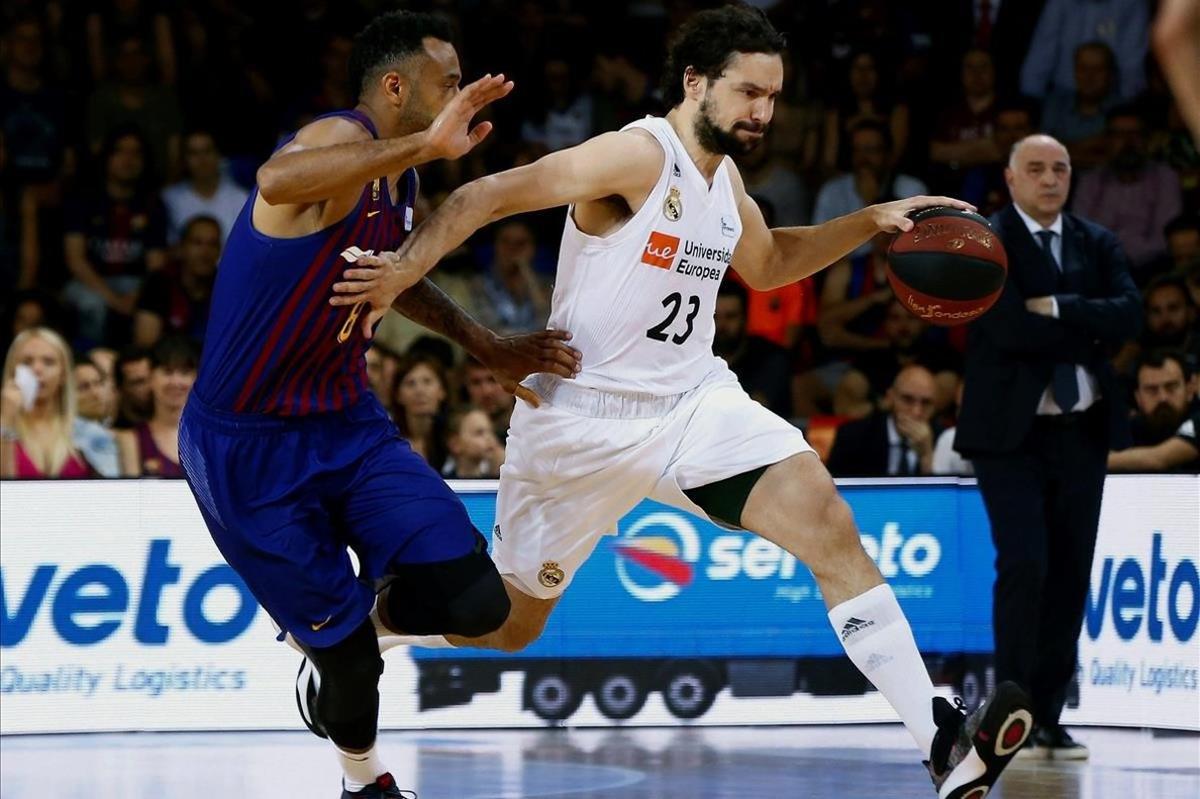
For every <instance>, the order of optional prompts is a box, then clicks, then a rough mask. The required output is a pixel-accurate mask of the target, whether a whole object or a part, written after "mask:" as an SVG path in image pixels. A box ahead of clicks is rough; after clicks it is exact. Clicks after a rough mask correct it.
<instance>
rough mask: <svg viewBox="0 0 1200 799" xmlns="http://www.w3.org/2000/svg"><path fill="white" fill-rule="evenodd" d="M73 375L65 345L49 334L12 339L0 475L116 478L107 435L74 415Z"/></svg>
mask: <svg viewBox="0 0 1200 799" xmlns="http://www.w3.org/2000/svg"><path fill="white" fill-rule="evenodd" d="M73 372H74V366H73V363H72V358H71V352H70V350H69V349H68V348H67V343H66V342H65V341H63V339H62V337H61V336H59V335H58V334H57V333H55V332H54V331H53V330H50V329H49V328H44V327H35V328H32V329H29V330H26V331H24V332H22V333H21V334H19V335H18V336H17V337H16V338H15V339H14V340H13V343H12V345H11V346H10V347H9V348H8V354H7V356H6V357H5V359H4V385H3V390H2V391H0V477H3V478H6V479H11V478H16V479H33V478H62V479H78V478H86V477H116V476H117V472H118V468H117V448H116V443H115V442H114V441H113V437H112V434H111V433H110V432H109V431H108V430H105V429H104V428H103V427H101V426H100V425H98V424H96V423H95V422H90V421H87V420H85V419H81V418H79V417H78V416H77V415H76V412H75V382H74V377H73ZM18 374H20V376H18Z"/></svg>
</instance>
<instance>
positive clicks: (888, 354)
mask: <svg viewBox="0 0 1200 799" xmlns="http://www.w3.org/2000/svg"><path fill="white" fill-rule="evenodd" d="M873 338H875V340H876V342H877V345H876V346H874V347H865V346H864V347H860V348H858V349H857V350H855V351H853V353H852V354H851V355H850V369H848V370H847V371H846V372H845V373H844V374H843V375H842V378H841V379H840V380H839V381H838V384H837V387H836V388H835V390H834V401H833V407H834V412H835V413H836V414H838V415H839V416H850V417H854V418H861V417H863V416H866V415H867V414H869V413H871V412H872V411H874V410H875V408H876V407H877V406H878V404H879V402H880V401H881V400H882V399H883V398H884V396H885V394H886V392H887V391H888V390H889V388H890V387H891V386H892V384H893V382H894V381H895V378H896V375H897V373H899V371H900V370H901V368H902V367H904V366H907V365H909V364H913V363H918V364H921V365H922V366H924V367H925V368H926V369H928V370H929V371H930V373H932V374H933V375H934V382H935V385H936V387H937V393H936V394H935V397H934V413H935V414H941V413H942V412H943V411H945V410H946V408H948V407H949V406H950V405H952V404H953V402H954V397H955V392H956V391H957V389H958V381H959V378H958V376H959V373H960V372H961V371H962V358H961V357H960V356H959V354H958V353H957V352H956V351H955V350H954V349H953V348H952V347H950V345H949V344H948V343H947V342H946V335H945V331H944V330H943V329H940V328H932V327H930V326H929V325H928V324H926V323H925V322H923V321H922V320H920V319H918V318H917V317H916V316H913V314H912V313H910V312H909V310H908V309H907V308H905V307H904V304H903V303H901V302H900V300H898V299H896V298H894V297H893V298H890V299H889V301H888V302H887V304H886V306H885V307H884V311H883V318H882V320H881V322H880V324H879V327H878V329H877V330H876V331H875V332H874V334H873ZM864 343H865V342H864Z"/></svg>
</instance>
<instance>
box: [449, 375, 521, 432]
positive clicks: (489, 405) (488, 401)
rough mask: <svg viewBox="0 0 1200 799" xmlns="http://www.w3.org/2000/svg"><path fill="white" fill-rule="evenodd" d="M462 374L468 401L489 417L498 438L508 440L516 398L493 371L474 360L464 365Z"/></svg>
mask: <svg viewBox="0 0 1200 799" xmlns="http://www.w3.org/2000/svg"><path fill="white" fill-rule="evenodd" d="M462 374H463V378H462V385H463V387H465V388H466V391H467V401H468V402H469V403H470V404H471V406H472V407H475V408H479V409H480V410H481V411H483V412H484V413H486V414H487V415H488V418H489V419H491V420H492V430H493V431H494V432H495V433H496V437H497V438H498V439H500V441H504V440H505V439H507V438H508V423H509V420H510V419H511V418H512V412H513V408H514V407H515V405H516V397H514V396H513V395H512V394H509V393H508V392H507V391H505V390H504V387H503V386H501V385H500V383H499V381H497V380H496V376H495V375H494V374H492V371H491V370H490V369H488V368H487V367H486V366H484V365H483V364H482V363H480V362H479V361H477V360H475V359H474V358H471V357H468V358H467V360H466V361H465V362H464V363H463V369H462Z"/></svg>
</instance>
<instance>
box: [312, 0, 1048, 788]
mask: <svg viewBox="0 0 1200 799" xmlns="http://www.w3.org/2000/svg"><path fill="white" fill-rule="evenodd" d="M784 46H785V43H784V41H783V39H782V37H780V36H779V34H778V33H776V31H775V30H774V29H773V28H772V27H771V25H770V23H769V22H768V21H767V19H766V17H765V15H763V14H762V12H760V11H757V10H754V9H751V8H749V7H745V6H726V7H723V8H720V9H716V10H712V11H704V12H701V13H699V14H697V15H696V16H694V17H693V18H692V19H691V20H690V21H689V22H688V23H687V24H685V25H684V26H683V27H682V28H681V29H680V30H679V31H678V33H677V35H676V37H675V39H674V41H673V43H672V45H671V50H670V52H669V54H668V60H667V66H666V69H665V73H664V87H663V90H664V95H665V97H666V99H667V104H668V105H669V106H671V110H670V112H669V113H668V114H667V115H666V117H665V118H647V119H644V120H641V121H638V122H634V123H632V124H631V125H629V126H627V127H626V128H625V129H623V130H621V131H619V132H614V133H607V134H604V135H601V136H598V137H596V138H594V139H592V140H590V141H588V142H585V143H583V144H581V145H579V146H577V147H574V148H571V149H568V150H564V151H561V152H557V153H553V154H551V155H548V156H546V157H545V158H543V159H541V160H540V161H538V162H536V163H534V164H531V165H529V166H525V167H521V168H518V169H514V170H511V171H508V172H504V173H501V174H497V175H493V176H489V177H485V178H482V179H480V180H478V181H475V182H473V183H470V184H468V185H466V186H464V187H462V188H460V189H459V190H458V191H456V192H454V194H452V195H451V196H450V197H449V198H448V199H447V201H446V202H445V203H444V204H443V205H442V207H441V208H439V209H438V211H437V212H436V213H435V214H434V215H433V216H432V217H430V219H428V220H427V221H426V222H425V223H424V225H422V227H421V229H420V230H419V231H417V233H416V234H415V235H414V236H413V237H412V238H411V239H409V240H408V241H407V242H406V243H405V245H404V246H403V247H402V248H401V249H400V250H399V251H398V252H396V253H383V254H380V255H376V256H373V257H370V258H366V259H363V260H362V261H360V262H359V263H358V264H355V265H353V266H351V267H350V268H348V269H347V270H346V272H345V280H343V281H341V282H340V283H338V284H336V285H335V286H334V291H335V292H336V293H337V294H336V297H335V299H334V300H332V302H333V303H334V304H335V306H337V307H350V306H353V305H355V304H357V303H361V302H368V303H370V304H371V306H372V313H371V314H369V315H368V317H369V318H371V317H374V316H375V315H376V314H378V313H381V312H382V311H383V310H384V309H386V308H387V307H388V306H389V305H390V304H391V302H392V300H393V298H394V297H395V296H396V295H397V294H398V293H399V292H400V291H402V290H403V289H405V288H407V287H408V286H409V285H411V284H412V283H413V282H414V281H416V280H418V279H420V278H421V277H422V276H424V275H425V273H426V272H427V271H428V270H430V269H431V268H433V267H434V266H435V265H436V264H437V261H438V259H439V258H441V257H442V256H443V255H444V254H445V253H446V252H448V251H450V250H451V249H453V248H454V247H456V246H458V244H459V243H461V242H462V241H463V240H465V239H466V238H467V236H469V235H470V234H471V233H473V232H474V231H475V230H477V229H478V228H480V227H482V226H483V225H486V224H488V223H490V222H493V221H495V220H497V219H501V218H503V217H506V216H508V215H510V214H515V213H520V212H524V211H534V210H538V209H543V208H549V207H554V206H561V205H566V206H568V212H567V219H566V225H565V230H564V232H563V239H562V246H561V251H560V255H559V264H558V278H557V283H556V285H555V290H554V298H553V309H552V312H551V325H553V326H556V327H566V328H569V329H570V330H571V331H572V333H573V334H574V338H573V340H572V343H573V344H574V345H575V346H576V347H578V348H579V350H580V351H581V352H582V356H583V370H582V372H581V373H580V374H579V375H578V377H577V379H575V380H573V381H566V380H561V379H559V378H557V377H554V376H552V375H538V376H535V377H533V378H531V379H529V380H526V381H525V385H526V386H527V387H528V388H530V389H531V390H533V391H534V392H535V393H536V394H537V395H538V396H539V397H540V398H541V400H542V407H541V408H540V409H538V410H532V409H530V408H528V407H525V406H521V407H518V408H517V410H516V412H515V413H514V415H513V419H512V427H511V430H510V434H509V438H508V450H507V460H506V463H505V465H504V467H503V468H502V470H501V473H500V490H499V495H498V498H497V514H496V518H497V521H498V523H499V531H498V533H497V534H496V537H495V538H496V540H495V541H494V546H495V549H494V553H493V556H494V557H495V559H496V564H497V566H498V567H499V569H500V572H501V574H503V575H504V578H505V580H506V583H507V586H508V590H509V595H510V597H511V599H512V605H513V608H512V612H511V613H510V615H509V617H508V619H507V620H506V622H505V623H504V625H502V626H501V628H500V629H499V630H497V631H495V632H493V633H490V634H488V635H486V636H482V637H480V638H477V639H474V640H471V639H462V638H456V637H451V638H450V639H449V643H451V644H454V645H460V646H461V645H472V646H483V647H493V648H498V649H502V650H509V651H511V650H518V649H520V648H521V647H523V646H525V645H526V644H528V643H529V642H531V641H533V640H534V639H535V638H536V637H537V636H538V635H539V634H540V632H541V630H542V627H543V625H544V623H545V621H546V618H547V616H548V615H549V613H550V612H551V609H552V608H553V607H554V604H555V602H556V601H557V598H558V597H559V596H560V595H561V593H562V592H563V591H564V590H565V589H566V588H567V586H568V585H569V584H570V582H571V579H572V577H573V575H574V574H575V572H576V570H577V569H578V567H579V565H580V564H581V563H582V562H583V561H584V559H586V558H587V557H588V555H589V554H590V553H591V552H592V550H593V549H594V547H595V545H596V542H597V540H598V538H599V536H601V535H604V534H606V533H610V532H612V531H613V530H614V529H615V525H616V523H617V521H618V519H620V518H621V516H623V515H624V514H625V513H626V512H627V511H629V510H630V509H631V508H633V507H634V505H635V504H637V503H638V502H639V501H641V500H642V499H643V498H644V497H647V496H649V497H651V498H653V499H656V500H658V501H660V502H665V503H668V504H671V505H674V506H676V507H678V508H682V509H685V510H688V511H691V512H693V513H697V514H706V515H707V516H708V517H710V518H712V519H713V520H715V521H718V522H721V523H724V524H727V525H732V526H735V527H741V528H744V529H746V530H749V531H752V532H754V533H757V534H758V535H760V536H763V537H764V538H766V539H768V540H770V541H773V542H774V543H776V544H778V545H779V546H781V547H783V548H784V549H786V550H787V551H788V552H790V553H792V554H793V555H795V556H796V557H797V558H798V559H800V560H801V561H803V562H804V563H805V564H807V565H808V567H809V568H810V569H811V570H812V573H813V575H814V576H815V578H816V580H817V582H818V584H819V585H820V589H821V594H822V596H823V597H824V599H825V602H826V604H827V606H828V610H829V619H830V621H831V623H832V625H833V628H834V632H835V634H836V635H837V636H838V637H839V639H840V640H841V641H842V643H843V645H844V646H845V649H846V652H847V654H848V655H849V656H850V658H851V660H852V661H853V662H854V663H855V665H856V666H858V668H859V669H860V670H861V671H862V672H863V673H864V674H865V675H866V676H867V677H868V678H869V679H870V680H871V681H872V682H873V683H874V684H875V686H876V687H877V688H878V689H879V691H880V692H881V693H882V694H883V695H884V697H886V698H887V700H888V701H889V702H890V703H891V705H892V706H893V707H894V708H895V710H896V712H897V713H898V714H899V716H900V719H901V720H902V721H903V722H904V724H905V725H906V726H907V728H908V730H909V731H910V732H911V733H912V735H913V738H914V739H915V740H916V743H917V746H918V748H919V751H920V754H921V758H922V759H923V760H924V761H925V762H926V763H927V767H928V770H929V774H930V775H931V776H932V778H933V782H934V786H935V788H936V789H937V791H938V795H939V796H940V797H942V799H950V798H952V799H981V797H983V796H985V795H986V794H987V792H988V791H989V790H990V788H991V786H992V785H993V783H994V782H995V781H996V779H997V778H998V776H999V774H1000V772H1001V771H1002V770H1003V768H1004V767H1005V765H1007V763H1008V761H1009V760H1010V759H1011V757H1012V755H1013V754H1014V753H1015V752H1016V751H1017V749H1018V748H1020V746H1021V745H1022V743H1023V742H1024V741H1025V738H1026V737H1027V735H1028V731H1029V728H1030V724H1031V722H1032V718H1031V714H1030V712H1029V703H1028V700H1027V699H1026V698H1025V696H1024V694H1023V692H1022V691H1021V689H1020V688H1018V687H1017V686H1015V685H1013V684H1011V683H1010V684H1005V685H1001V686H999V687H998V689H997V692H996V694H994V695H993V696H992V697H990V698H989V700H988V701H987V702H986V703H985V704H984V705H983V706H981V707H980V708H979V709H978V710H976V711H975V712H974V713H972V714H971V715H969V716H968V715H966V714H965V713H964V712H962V711H961V710H959V709H957V708H956V707H955V706H954V705H951V704H950V703H949V702H947V701H946V700H945V699H943V698H941V697H936V695H935V692H934V688H933V685H932V682H931V681H930V678H929V675H928V674H927V672H926V670H925V666H924V664H923V662H922V659H921V656H920V654H919V653H918V651H917V647H916V644H915V642H914V639H913V635H912V631H911V629H910V627H909V625H908V622H907V620H906V619H905V617H904V614H903V612H902V611H901V609H900V606H899V604H898V603H897V601H896V597H895V595H894V594H893V592H892V590H891V589H890V588H889V587H888V586H887V585H886V584H884V582H883V579H882V577H881V576H880V573H879V570H878V569H877V568H876V566H875V564H874V563H873V562H872V560H871V558H870V557H868V555H867V554H866V552H865V551H864V550H863V547H862V544H861V542H860V539H859V535H858V529H857V526H856V525H855V523H854V519H853V518H852V516H851V512H850V509H849V507H848V506H847V505H846V503H845V502H844V501H843V500H842V499H841V498H840V497H839V496H838V494H837V492H836V489H835V487H834V484H833V481H832V480H831V479H830V477H829V474H828V473H827V472H826V470H825V468H824V467H823V466H822V464H821V462H820V460H819V459H818V458H817V456H816V455H815V454H814V453H813V451H812V449H811V448H810V447H809V446H808V444H807V442H805V440H804V437H803V436H802V435H801V433H800V432H799V431H798V430H797V429H795V428H794V427H792V426H791V425H790V424H788V423H787V422H785V421H784V420H782V419H780V418H778V417H776V416H774V415H773V414H772V413H770V412H769V411H768V410H766V409H765V408H764V407H762V406H761V405H759V404H757V403H756V402H754V401H753V400H751V399H750V398H749V397H748V396H747V395H746V393H745V392H744V391H743V390H742V389H741V387H740V386H739V385H738V382H737V380H736V378H735V377H734V376H733V374H732V373H731V372H730V370H729V369H728V367H727V366H726V365H725V363H724V362H723V361H722V360H721V359H719V358H717V357H715V356H714V355H713V352H712V342H713V327H714V325H713V312H714V306H715V301H716V296H717V287H718V286H719V284H720V281H721V279H722V277H723V276H724V273H725V270H726V268H727V267H729V266H733V267H735V268H736V269H737V270H738V272H739V274H740V275H741V276H742V277H743V278H744V279H745V280H746V282H747V283H749V284H750V285H751V286H752V287H754V288H757V289H769V288H773V287H776V286H781V285H784V284H787V283H790V282H793V281H797V280H800V279H802V278H805V277H807V276H809V275H811V274H813V273H815V272H817V271H819V270H821V269H823V268H824V267H826V266H827V265H828V264H831V263H833V262H835V261H837V260H838V259H839V258H842V257H843V256H845V255H846V254H847V253H849V252H850V251H852V250H853V249H854V248H856V247H857V246H859V245H860V244H862V243H863V242H865V241H867V240H869V239H870V238H871V237H872V236H874V235H875V234H877V233H879V232H888V231H892V232H894V231H897V230H908V229H911V227H912V221H911V220H910V219H908V218H907V216H906V215H907V214H909V213H910V212H912V211H915V210H918V209H920V208H924V207H928V206H934V205H946V206H951V207H955V208H961V209H968V210H973V209H971V207H970V206H969V205H967V204H966V203H963V202H960V201H958V200H954V199H951V198H947V197H915V198H912V199H907V200H900V201H898V202H891V203H885V204H881V205H875V206H871V207H868V208H865V209H863V210H861V211H858V212H856V213H853V214H850V215H848V216H844V217H841V218H839V219H835V220H833V221H830V222H827V223H825V224H823V225H819V226H815V227H797V228H778V229H773V230H771V229H768V228H767V227H766V225H765V224H764V222H763V217H762V214H761V213H760V212H759V209H758V207H757V206H756V205H755V203H754V201H753V200H751V199H750V198H749V197H748V196H747V194H746V190H745V187H744V186H743V183H742V179H741V177H740V176H739V174H738V171H737V168H736V166H735V165H734V163H733V161H732V160H731V159H730V158H729V155H731V154H737V153H742V152H746V151H748V150H750V149H752V148H754V147H755V146H757V145H758V144H759V141H760V140H761V139H762V136H763V133H764V131H765V130H766V128H767V125H768V124H769V123H770V121H771V115H772V110H773V105H774V102H775V98H776V97H777V96H778V94H779V92H780V89H781V86H782V81H783V62H782V59H781V58H780V52H781V51H782V50H783V48H784ZM384 621H385V622H387V623H388V624H387V626H388V627H389V628H390V629H391V630H392V631H393V632H404V626H403V624H401V623H397V622H396V620H394V619H391V620H389V619H384Z"/></svg>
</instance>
